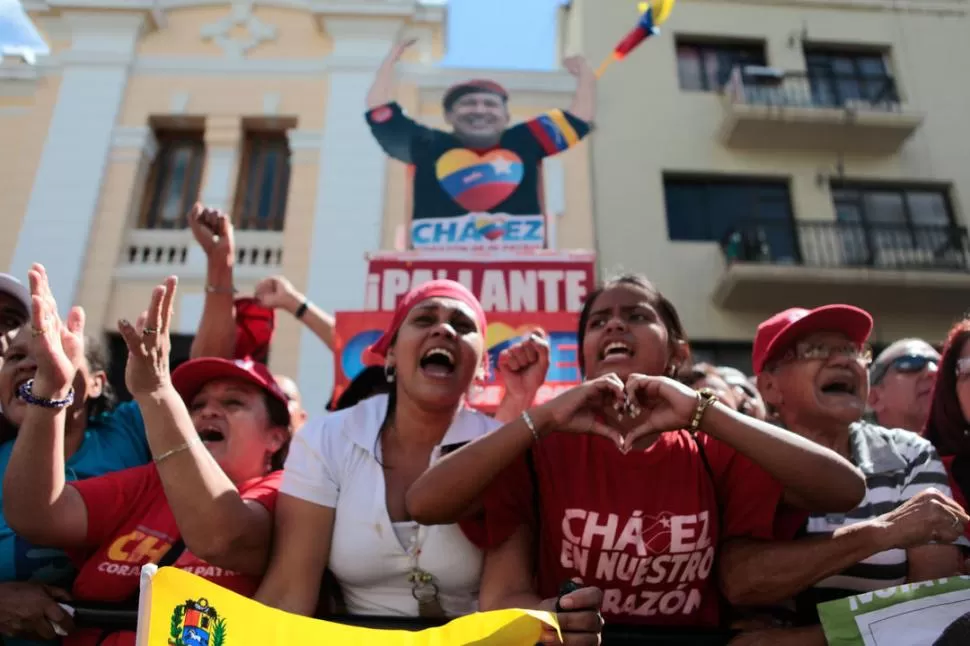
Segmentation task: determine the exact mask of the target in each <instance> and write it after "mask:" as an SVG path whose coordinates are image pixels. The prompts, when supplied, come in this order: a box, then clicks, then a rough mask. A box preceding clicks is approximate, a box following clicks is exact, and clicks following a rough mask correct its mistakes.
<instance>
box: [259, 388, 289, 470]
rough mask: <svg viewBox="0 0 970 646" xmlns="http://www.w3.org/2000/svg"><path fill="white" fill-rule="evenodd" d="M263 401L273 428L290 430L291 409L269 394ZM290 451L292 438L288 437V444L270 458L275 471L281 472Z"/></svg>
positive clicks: (266, 394)
mask: <svg viewBox="0 0 970 646" xmlns="http://www.w3.org/2000/svg"><path fill="white" fill-rule="evenodd" d="M263 400H264V401H265V402H266V415H267V417H268V418H269V423H270V424H271V425H272V426H281V427H283V428H287V429H288V428H290V409H289V408H288V407H287V405H286V404H284V403H283V402H281V401H280V400H279V399H278V398H277V397H274V396H273V395H271V394H270V393H268V392H266V393H264V395H263ZM291 430H292V429H291ZM289 451H290V436H289V435H287V437H286V442H284V443H283V446H281V447H280V448H279V450H278V451H277V452H276V453H274V454H273V455H272V457H271V458H270V464H271V465H272V469H273V471H279V470H280V469H282V468H283V464H284V463H285V462H286V456H287V454H288V453H289Z"/></svg>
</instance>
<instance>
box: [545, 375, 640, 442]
mask: <svg viewBox="0 0 970 646" xmlns="http://www.w3.org/2000/svg"><path fill="white" fill-rule="evenodd" d="M625 400H626V393H625V392H624V390H623V382H622V381H621V380H620V378H619V377H618V376H616V374H614V373H610V374H608V375H603V376H601V377H597V378H596V379H592V380H590V381H585V382H583V383H581V384H579V385H578V386H574V387H573V388H570V389H569V390H567V391H566V392H564V393H562V394H561V395H559V396H558V397H556V398H555V399H552V400H550V401H548V402H546V403H545V404H542V405H541V406H538V407H537V408H536V409H535V413H536V415H535V417H536V421H537V422H538V424H540V425H541V426H542V427H543V431H544V432H552V431H564V432H568V433H594V434H596V435H602V436H603V437H606V438H608V439H609V440H611V441H612V442H613V443H615V444H616V445H617V446H618V447H621V446H623V436H622V435H621V434H620V432H619V431H617V430H616V429H615V428H613V427H612V426H610V425H609V424H608V423H607V421H606V420H607V416H606V413H607V411H609V410H614V409H615V408H616V406H617V405H622V403H623V402H624V401H625Z"/></svg>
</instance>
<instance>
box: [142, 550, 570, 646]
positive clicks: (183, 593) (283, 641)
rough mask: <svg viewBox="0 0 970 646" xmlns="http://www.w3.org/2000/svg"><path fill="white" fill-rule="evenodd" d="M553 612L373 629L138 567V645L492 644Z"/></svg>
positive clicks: (537, 630)
mask: <svg viewBox="0 0 970 646" xmlns="http://www.w3.org/2000/svg"><path fill="white" fill-rule="evenodd" d="M543 624H548V625H549V626H552V627H553V628H555V629H556V631H557V632H558V631H559V624H558V623H557V621H556V617H555V615H553V614H550V613H548V612H539V611H535V610H497V611H495V612H481V613H475V614H473V615H466V616H464V617H460V618H458V619H455V620H453V621H451V622H449V623H447V624H445V625H444V626H441V627H440V628H429V629H427V630H422V631H420V632H409V631H406V630H375V629H371V628H359V627H356V626H345V625H343V624H337V623H331V622H327V621H320V620H318V619H310V618H309V617H301V616H298V615H291V614H289V613H286V612H283V611H281V610H276V609H275V608H270V607H267V606H264V605H262V604H260V603H257V602H255V601H253V600H252V599H247V598H246V597H243V596H240V595H238V594H236V593H234V592H230V591H229V590H226V589H225V588H221V587H219V586H218V585H216V584H214V583H210V582H209V581H206V580H205V579H202V578H200V577H197V576H195V575H194V574H189V573H188V572H184V571H182V570H179V569H177V568H170V567H164V568H161V569H158V568H156V567H155V566H154V565H146V566H145V567H144V568H142V572H141V595H140V599H139V607H138V637H137V641H136V643H137V645H138V646H171V645H173V644H180V645H185V646H298V645H301V644H340V646H357V645H360V646H364V645H365V644H366V645H368V646H369V645H370V644H381V645H382V646H438V645H440V644H449V646H463V645H468V646H471V645H472V644H474V645H475V646H492V645H494V646H498V645H499V644H534V643H536V641H537V640H538V639H539V635H540V634H541V632H542V627H543Z"/></svg>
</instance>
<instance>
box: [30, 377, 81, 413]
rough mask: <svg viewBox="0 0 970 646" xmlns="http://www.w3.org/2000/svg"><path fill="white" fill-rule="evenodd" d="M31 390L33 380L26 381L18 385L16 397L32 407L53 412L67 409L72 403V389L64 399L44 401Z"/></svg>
mask: <svg viewBox="0 0 970 646" xmlns="http://www.w3.org/2000/svg"><path fill="white" fill-rule="evenodd" d="M33 388H34V380H33V379H28V380H27V381H25V382H24V383H22V384H20V388H18V389H17V397H19V398H20V399H21V400H23V401H25V402H27V403H28V404H30V405H32V406H40V407H41V408H52V409H54V410H59V409H61V408H67V407H68V406H70V405H71V404H73V403H74V388H71V389H70V390H69V391H67V396H66V397H64V399H44V398H43V397H37V396H36V395H34V391H33Z"/></svg>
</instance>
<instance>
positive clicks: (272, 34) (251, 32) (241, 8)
mask: <svg viewBox="0 0 970 646" xmlns="http://www.w3.org/2000/svg"><path fill="white" fill-rule="evenodd" d="M236 27H243V28H244V29H245V30H246V35H245V37H243V38H235V37H233V35H232V32H233V30H234V29H235V28H236ZM199 33H200V34H201V36H202V38H203V39H204V40H211V41H212V42H214V43H215V44H216V45H218V46H219V47H221V48H222V51H223V52H225V54H226V56H228V57H229V58H233V59H241V58H245V56H246V53H247V52H248V51H249V50H251V49H253V48H254V47H257V46H259V45H260V44H262V43H265V42H268V41H272V40H276V33H277V29H276V27H274V26H273V25H267V24H266V23H264V22H263V21H262V20H260V19H259V18H257V17H256V16H255V14H253V0H233V1H232V6H231V7H230V8H229V13H228V14H227V15H226V17H225V18H222V19H221V20H218V21H216V22H214V23H211V24H208V25H204V26H203V27H202V29H201V30H200V32H199Z"/></svg>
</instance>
